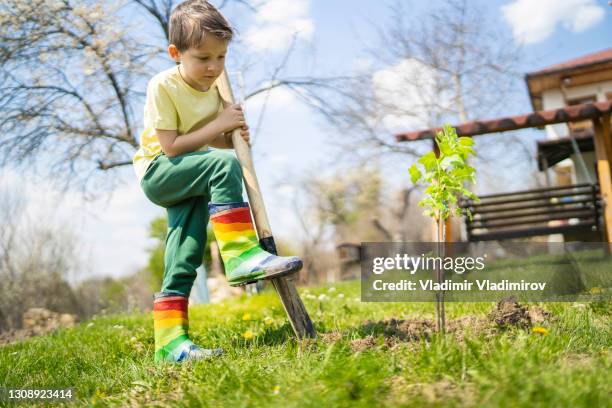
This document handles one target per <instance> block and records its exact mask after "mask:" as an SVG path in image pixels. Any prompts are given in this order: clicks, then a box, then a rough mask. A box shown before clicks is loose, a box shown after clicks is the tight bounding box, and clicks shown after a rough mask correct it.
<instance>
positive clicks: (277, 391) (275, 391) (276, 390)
mask: <svg viewBox="0 0 612 408" xmlns="http://www.w3.org/2000/svg"><path fill="white" fill-rule="evenodd" d="M272 393H273V394H274V395H278V394H280V385H275V386H274V390H273V391H272Z"/></svg>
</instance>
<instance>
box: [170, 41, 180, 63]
mask: <svg viewBox="0 0 612 408" xmlns="http://www.w3.org/2000/svg"><path fill="white" fill-rule="evenodd" d="M168 55H170V58H172V59H173V60H174V61H175V62H181V55H180V52H179V50H178V48H176V45H174V44H170V45H169V46H168Z"/></svg>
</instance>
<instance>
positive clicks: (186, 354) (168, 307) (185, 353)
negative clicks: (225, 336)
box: [153, 292, 223, 363]
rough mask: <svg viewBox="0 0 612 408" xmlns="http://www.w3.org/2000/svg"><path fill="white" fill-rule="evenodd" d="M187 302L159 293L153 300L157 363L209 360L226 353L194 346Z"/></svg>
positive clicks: (183, 298) (171, 294)
mask: <svg viewBox="0 0 612 408" xmlns="http://www.w3.org/2000/svg"><path fill="white" fill-rule="evenodd" d="M187 306H188V299H187V297H186V296H183V295H178V294H173V293H163V292H158V293H156V294H155V296H154V301H153V329H154V332H155V362H156V363H160V362H162V361H169V362H174V363H180V362H183V361H190V360H191V361H194V360H206V359H209V358H211V357H216V356H219V355H221V354H223V350H222V349H204V348H200V347H199V346H197V345H196V344H194V343H193V342H192V341H191V340H190V339H189V335H188V334H187V331H188V330H189V319H188V317H187Z"/></svg>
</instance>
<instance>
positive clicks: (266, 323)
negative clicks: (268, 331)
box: [264, 316, 274, 326]
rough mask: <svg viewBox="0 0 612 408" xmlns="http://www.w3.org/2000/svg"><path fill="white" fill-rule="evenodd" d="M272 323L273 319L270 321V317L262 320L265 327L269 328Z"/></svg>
mask: <svg viewBox="0 0 612 408" xmlns="http://www.w3.org/2000/svg"><path fill="white" fill-rule="evenodd" d="M272 323H274V319H272V318H271V317H270V316H267V317H266V318H265V319H264V324H265V325H266V326H270V325H272Z"/></svg>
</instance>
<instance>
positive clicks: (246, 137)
mask: <svg viewBox="0 0 612 408" xmlns="http://www.w3.org/2000/svg"><path fill="white" fill-rule="evenodd" d="M240 136H242V140H244V141H245V142H247V144H248V145H249V146H250V145H251V134H250V133H249V126H248V125H244V126H243V127H241V128H240Z"/></svg>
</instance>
